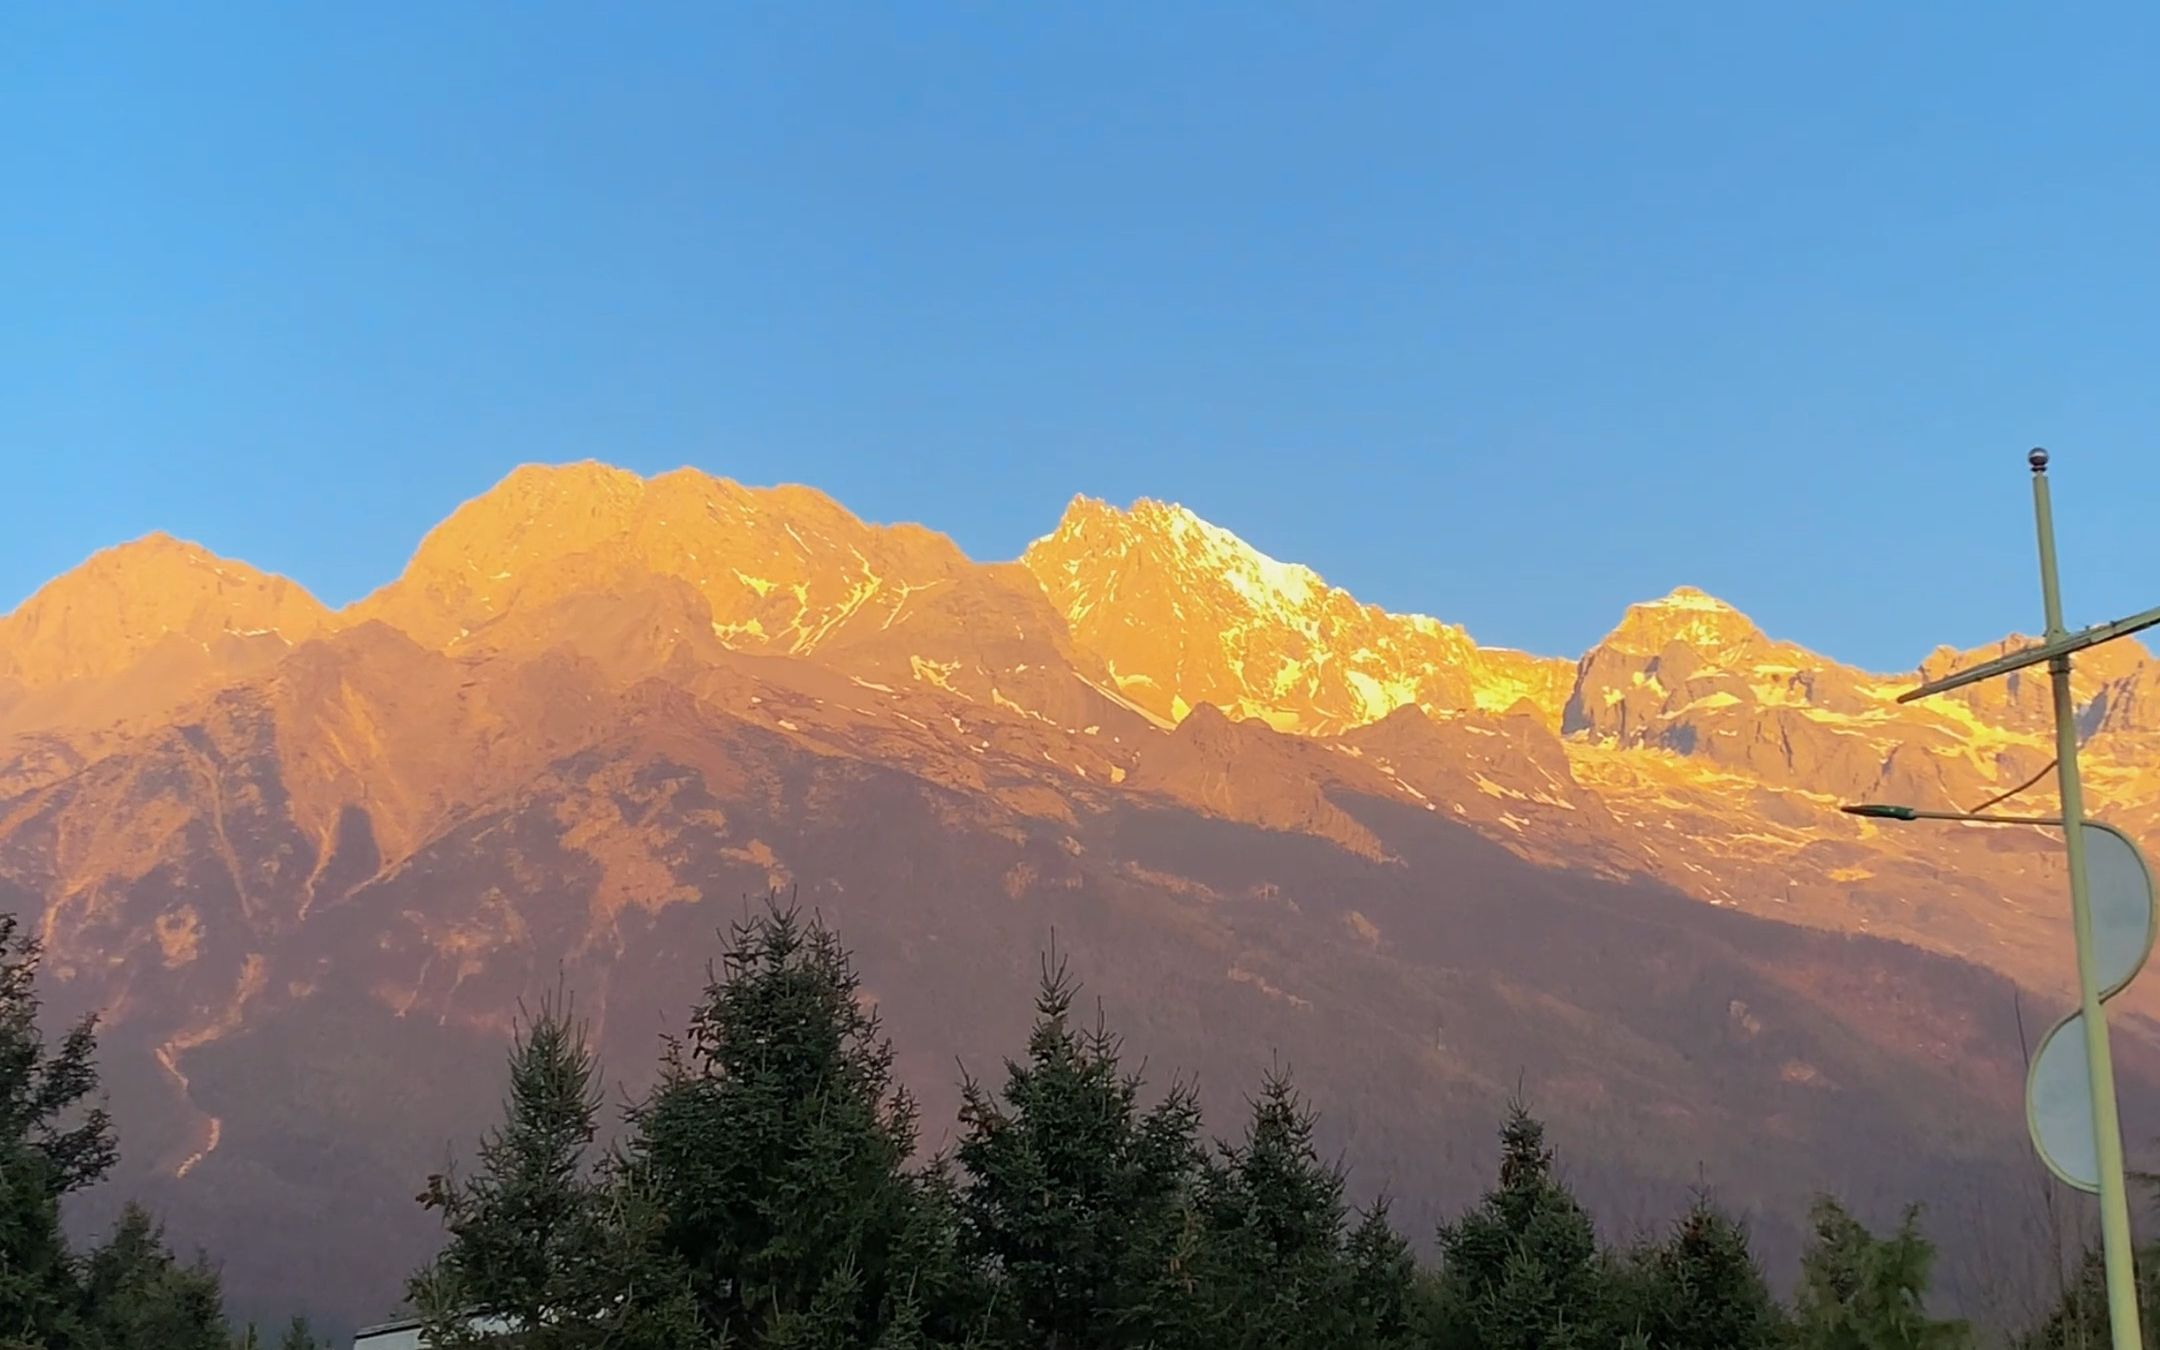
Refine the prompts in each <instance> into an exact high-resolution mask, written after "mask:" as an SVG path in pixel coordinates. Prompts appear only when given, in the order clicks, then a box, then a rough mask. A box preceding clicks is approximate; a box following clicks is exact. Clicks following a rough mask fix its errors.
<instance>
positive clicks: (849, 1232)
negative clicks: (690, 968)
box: [627, 905, 973, 1350]
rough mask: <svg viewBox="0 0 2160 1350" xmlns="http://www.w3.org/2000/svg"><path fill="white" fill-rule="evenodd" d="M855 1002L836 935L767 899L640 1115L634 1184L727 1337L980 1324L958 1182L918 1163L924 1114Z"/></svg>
mask: <svg viewBox="0 0 2160 1350" xmlns="http://www.w3.org/2000/svg"><path fill="white" fill-rule="evenodd" d="M857 993H858V985H857V980H856V976H855V972H854V970H853V968H852V966H851V964H850V962H849V959H848V956H847V954H846V952H845V951H843V950H842V949H841V947H840V944H839V943H838V941H837V940H836V939H835V938H834V937H833V935H832V934H831V933H830V932H829V931H828V930H826V929H825V927H824V926H823V925H822V924H819V923H816V922H812V923H809V924H805V923H804V922H802V921H801V919H800V918H799V916H798V915H797V914H796V913H795V912H794V911H793V910H792V909H782V908H780V907H778V906H777V905H769V907H768V909H767V911H766V913H765V914H763V915H762V916H760V917H759V918H758V919H756V920H755V921H753V922H749V923H744V924H741V925H738V926H737V927H736V928H735V930H734V932H733V934H732V939H731V941H730V943H729V947H728V950H727V952H726V954H725V956H724V958H723V963H722V969H721V971H720V973H719V974H718V975H717V976H716V977H715V978H714V979H713V981H712V982H711V984H710V985H709V986H708V988H707V990H706V994H705V1001H704V1004H703V1006H701V1007H700V1008H699V1009H698V1011H697V1013H696V1015H695V1016H694V1018H693V1019H692V1022H691V1026H690V1034H689V1036H688V1038H687V1042H686V1043H685V1044H683V1045H680V1046H674V1047H671V1048H670V1050H669V1054H668V1058H667V1061H666V1063H665V1065H664V1069H663V1073H662V1076H661V1081H660V1083H659V1085H658V1086H657V1087H656V1088H655V1089H654V1091H653V1093H652V1095H651V1097H650V1098H649V1099H648V1100H647V1101H646V1102H645V1103H643V1104H642V1105H641V1106H640V1107H639V1108H638V1109H637V1110H636V1111H635V1112H634V1113H633V1124H634V1126H635V1134H634V1137H633V1139H632V1140H631V1142H630V1145H629V1148H628V1150H627V1158H628V1170H629V1174H630V1175H631V1176H632V1177H634V1178H637V1179H638V1180H639V1181H640V1183H641V1184H642V1185H644V1186H645V1187H646V1188H647V1190H648V1193H649V1194H651V1195H653V1196H655V1197H657V1198H658V1203H659V1207H660V1217H661V1231H662V1233H663V1234H664V1238H665V1242H666V1244H667V1246H668V1247H669V1249H670V1250H672V1251H673V1252H675V1253H678V1254H679V1255H680V1257H681V1259H682V1261H683V1263H684V1264H685V1266H686V1267H687V1270H688V1273H689V1276H690V1279H691V1282H692V1287H693V1289H694V1291H695V1295H696V1301H697V1306H698V1308H699V1310H700V1313H701V1315H702V1317H703V1319H704V1322H705V1324H706V1325H707V1326H709V1327H710V1328H712V1329H713V1330H714V1331H715V1332H718V1333H722V1334H724V1335H725V1336H727V1337H728V1338H729V1343H730V1344H739V1345H745V1346H771V1347H805V1348H807V1347H834V1348H835V1350H837V1348H838V1347H853V1346H877V1347H895V1348H897V1347H901V1346H914V1345H928V1344H939V1343H945V1342H948V1341H955V1340H957V1339H959V1337H960V1335H961V1333H962V1331H963V1330H964V1327H965V1325H966V1324H967V1323H968V1322H969V1321H970V1320H971V1316H972V1309H973V1297H972V1293H971V1289H970V1284H969V1281H968V1280H966V1279H965V1278H964V1273H963V1271H962V1269H961V1267H960V1264H959V1262H958V1259H957V1244H958V1233H957V1226H956V1221H955V1218H954V1214H953V1211H952V1207H951V1186H950V1184H949V1182H948V1181H947V1180H946V1178H945V1177H944V1176H943V1175H942V1174H941V1173H939V1172H937V1171H933V1172H932V1173H931V1174H930V1175H927V1176H924V1175H917V1174H915V1173H913V1172H911V1171H910V1170H909V1167H908V1161H909V1157H910V1155H911V1153H912V1152H913V1150H914V1147H915V1108H914V1104H913V1102H912V1100H911V1099H910V1098H909V1097H908V1095H907V1093H906V1092H905V1091H904V1090H902V1089H901V1088H900V1087H899V1086H898V1085H897V1084H896V1083H895V1082H894V1080H893V1070H892V1064H893V1055H892V1048H891V1046H890V1045H889V1044H888V1043H887V1042H886V1040H885V1039H884V1037H883V1035H882V1034H881V1032H880V1031H879V1028H878V1021H877V1017H876V1014H875V1013H874V1012H873V1011H870V1010H868V1009H866V1008H864V1007H863V1006H862V1004H861V1003H860V1001H859V1000H858V998H857Z"/></svg>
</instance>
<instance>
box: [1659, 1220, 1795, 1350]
mask: <svg viewBox="0 0 2160 1350" xmlns="http://www.w3.org/2000/svg"><path fill="white" fill-rule="evenodd" d="M1626 1273H1627V1277H1628V1279H1627V1283H1628V1284H1629V1286H1630V1293H1631V1305H1632V1306H1631V1307H1630V1309H1629V1313H1628V1316H1627V1317H1626V1320H1627V1321H1628V1322H1629V1323H1630V1326H1631V1329H1633V1330H1636V1331H1639V1332H1640V1333H1641V1334H1642V1337H1643V1339H1644V1340H1645V1341H1646V1342H1647V1343H1648V1344H1649V1345H1650V1346H1652V1347H1653V1348H1654V1350H1768V1347H1771V1346H1775V1345H1779V1344H1781V1343H1782V1338H1783V1337H1784V1335H1785V1334H1786V1328H1785V1326H1784V1316H1783V1312H1782V1310H1781V1309H1780V1308H1779V1307H1778V1306H1777V1302H1776V1300H1775V1299H1773V1298H1772V1297H1771V1295H1770V1288H1769V1285H1768V1284H1767V1283H1766V1282H1765V1281H1764V1279H1763V1274H1762V1269H1761V1267H1759V1266H1758V1265H1756V1263H1755V1258H1754V1256H1753V1255H1752V1254H1751V1253H1750V1252H1749V1250H1748V1235H1747V1228H1746V1226H1745V1225H1743V1224H1741V1223H1738V1222H1736V1221H1735V1220H1733V1219H1732V1218H1731V1217H1729V1216H1728V1215H1726V1214H1725V1213H1724V1212H1722V1211H1721V1210H1719V1209H1718V1208H1717V1207H1716V1206H1715V1205H1713V1204H1711V1203H1710V1201H1709V1199H1708V1197H1705V1196H1698V1197H1697V1198H1696V1201H1695V1203H1694V1204H1693V1205H1692V1206H1690V1207H1689V1209H1688V1212H1687V1213H1686V1214H1685V1215H1684V1216H1682V1218H1681V1219H1680V1221H1679V1222H1678V1223H1677V1224H1675V1225H1674V1227H1673V1230H1672V1232H1671V1233H1670V1234H1669V1235H1668V1236H1667V1237H1666V1239H1665V1240H1664V1241H1663V1242H1659V1243H1656V1244H1653V1245H1651V1246H1648V1247H1646V1248H1643V1249H1641V1250H1638V1251H1637V1252H1635V1253H1634V1254H1633V1258H1632V1260H1631V1261H1630V1262H1629V1266H1628V1270H1627V1272H1626Z"/></svg>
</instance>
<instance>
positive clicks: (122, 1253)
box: [82, 1204, 232, 1350]
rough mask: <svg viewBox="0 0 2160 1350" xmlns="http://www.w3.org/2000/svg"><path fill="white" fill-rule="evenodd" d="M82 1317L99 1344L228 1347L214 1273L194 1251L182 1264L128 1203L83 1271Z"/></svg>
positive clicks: (181, 1349) (157, 1229) (202, 1349)
mask: <svg viewBox="0 0 2160 1350" xmlns="http://www.w3.org/2000/svg"><path fill="white" fill-rule="evenodd" d="M82 1285H83V1287H82V1296H83V1302H84V1308H85V1316H84V1319H83V1320H84V1322H85V1323H86V1326H87V1331H88V1342H89V1344H91V1345H93V1346H96V1347H98V1348H99V1350H230V1347H231V1345H232V1331H231V1329H230V1328H229V1327H227V1326H226V1324H225V1311H224V1301H223V1296H222V1294H221V1292H220V1290H219V1288H218V1276H217V1272H216V1271H215V1270H212V1269H211V1268H210V1266H209V1263H208V1262H207V1261H206V1260H205V1259H203V1258H201V1257H197V1258H196V1259H195V1261H193V1262H192V1263H190V1264H188V1265H182V1264H181V1263H180V1262H179V1261H178V1260H176V1259H175V1258H174V1256H173V1254H172V1250H171V1249H170V1248H169V1247H167V1246H166V1244H165V1231H164V1228H163V1227H162V1226H161V1225H160V1224H158V1223H157V1221H156V1220H154V1219H152V1218H151V1217H150V1215H149V1214H148V1213H147V1212H145V1211H144V1210H143V1209H142V1208H141V1207H140V1206H137V1205H132V1204H131V1205H129V1206H128V1207H127V1208H126V1209H125V1210H123V1211H122V1212H121V1215H120V1222H119V1223H118V1224H117V1225H115V1227H114V1228H113V1231H112V1235H111V1236H110V1237H109V1238H107V1239H106V1241H105V1244H104V1245H103V1246H101V1247H99V1248H98V1249H97V1250H96V1251H94V1252H92V1253H91V1254H90V1259H89V1261H88V1262H86V1263H85V1266H84V1269H83V1281H82Z"/></svg>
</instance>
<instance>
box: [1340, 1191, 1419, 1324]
mask: <svg viewBox="0 0 2160 1350" xmlns="http://www.w3.org/2000/svg"><path fill="white" fill-rule="evenodd" d="M1343 1259H1344V1261H1345V1262H1346V1263H1347V1264H1348V1266H1349V1273H1348V1288H1347V1289H1346V1291H1345V1301H1346V1303H1347V1305H1348V1307H1349V1309H1350V1315H1351V1317H1352V1318H1353V1319H1354V1322H1355V1325H1356V1327H1357V1332H1356V1335H1355V1337H1354V1342H1355V1343H1356V1344H1359V1345H1366V1346H1371V1347H1373V1350H1398V1348H1399V1347H1407V1346H1409V1345H1411V1344H1412V1343H1413V1341H1414V1339H1415V1337H1416V1335H1417V1332H1418V1325H1419V1302H1420V1300H1419V1283H1420V1275H1419V1271H1418V1264H1417V1257H1416V1256H1415V1255H1413V1254H1412V1253H1411V1250H1410V1244H1409V1242H1408V1241H1407V1240H1405V1239H1404V1237H1403V1236H1402V1234H1400V1233H1398V1232H1396V1231H1395V1229H1394V1228H1393V1227H1392V1226H1391V1225H1390V1224H1389V1223H1388V1203H1387V1201H1386V1200H1385V1199H1381V1200H1378V1201H1376V1202H1374V1204H1373V1206H1372V1208H1371V1209H1368V1210H1366V1211H1365V1214H1364V1217H1363V1218H1361V1219H1360V1220H1359V1221H1358V1226H1357V1227H1356V1228H1354V1229H1352V1230H1351V1232H1350V1238H1349V1241H1348V1242H1347V1243H1346V1244H1345V1247H1344V1253H1343Z"/></svg>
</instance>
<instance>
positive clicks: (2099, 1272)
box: [2017, 1247, 2160, 1350]
mask: <svg viewBox="0 0 2160 1350" xmlns="http://www.w3.org/2000/svg"><path fill="white" fill-rule="evenodd" d="M2137 1287H2138V1312H2139V1314H2140V1316H2139V1320H2140V1321H2141V1322H2142V1323H2143V1324H2144V1332H2145V1338H2146V1341H2147V1342H2148V1343H2150V1342H2151V1340H2152V1338H2153V1337H2154V1335H2155V1334H2156V1333H2160V1247H2146V1248H2145V1249H2144V1250H2142V1251H2140V1252H2139V1253H2138V1255H2137ZM2111 1344H2113V1342H2112V1341H2111V1340H2110V1339H2109V1331H2108V1299H2107V1269H2106V1267H2105V1265H2104V1264H2103V1263H2102V1258H2101V1254H2100V1252H2099V1251H2098V1250H2097V1249H2095V1250H2092V1251H2088V1252H2087V1253H2085V1257H2084V1259H2083V1260H2081V1261H2080V1262H2078V1269H2077V1274H2076V1276H2075V1278H2073V1279H2072V1280H2071V1281H2070V1283H2069V1284H2068V1286H2066V1287H2065V1288H2064V1289H2063V1292H2062V1298H2061V1300H2060V1301H2059V1302H2057V1303H2056V1305H2055V1308H2054V1310H2053V1311H2052V1312H2050V1313H2049V1314H2048V1316H2047V1320H2046V1321H2044V1322H2042V1323H2041V1324H2040V1325H2039V1326H2037V1327H2035V1328H2033V1329H2032V1330H2031V1331H2029V1332H2027V1333H2026V1334H2025V1335H2023V1336H2021V1337H2019V1338H2018V1341H2017V1345H2018V1350H2107V1347H2108V1346H2110V1345H2111Z"/></svg>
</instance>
